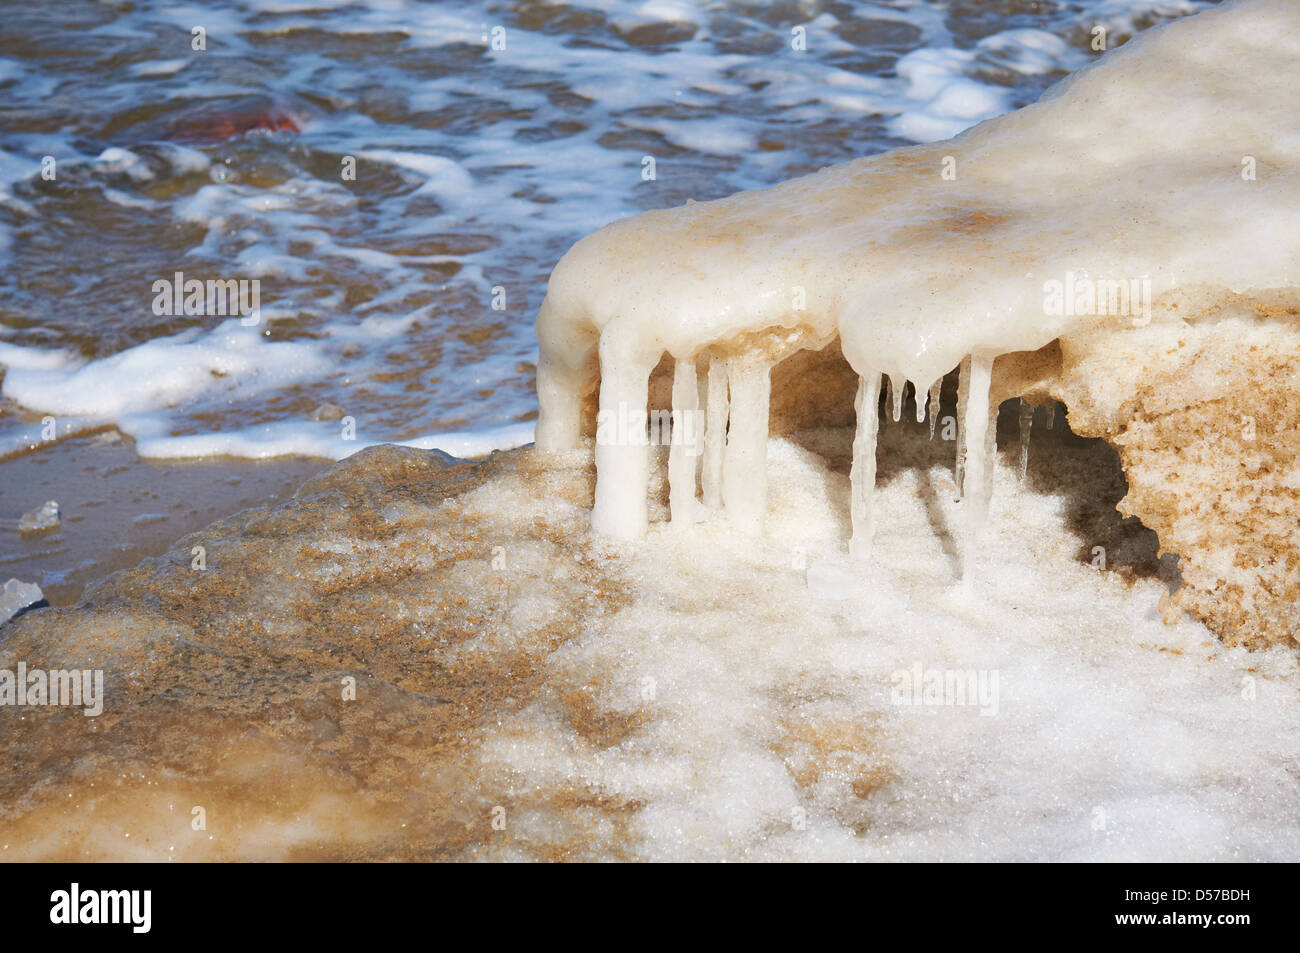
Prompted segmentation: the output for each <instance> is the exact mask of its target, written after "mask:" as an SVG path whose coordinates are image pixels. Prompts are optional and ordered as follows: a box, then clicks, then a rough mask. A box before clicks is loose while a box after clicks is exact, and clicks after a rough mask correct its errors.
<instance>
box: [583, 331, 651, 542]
mask: <svg viewBox="0 0 1300 953" xmlns="http://www.w3.org/2000/svg"><path fill="white" fill-rule="evenodd" d="M650 371H651V367H650V366H647V365H646V364H645V363H643V361H642V360H641V359H640V356H639V349H638V348H637V347H636V342H635V341H633V340H630V339H629V338H626V337H624V336H622V335H620V334H618V333H614V332H611V331H610V330H609V329H608V328H606V330H605V332H604V333H603V334H602V335H601V338H600V411H601V413H602V414H604V415H606V416H607V417H613V418H615V419H616V423H612V424H607V427H609V428H610V429H612V430H613V431H614V432H613V433H609V432H608V431H607V432H606V433H605V434H603V435H602V433H601V427H600V423H599V419H598V421H597V427H596V502H595V505H594V506H593V507H592V509H591V528H592V529H593V530H594V531H595V532H597V533H599V534H601V535H603V536H613V537H615V538H617V539H640V538H641V537H642V536H644V535H645V531H646V524H647V523H648V521H649V513H648V511H647V507H646V490H647V488H648V485H649V482H650V448H649V443H648V441H647V439H646V420H647V414H646V404H647V400H648V392H649V384H650Z"/></svg>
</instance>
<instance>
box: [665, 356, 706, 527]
mask: <svg viewBox="0 0 1300 953" xmlns="http://www.w3.org/2000/svg"><path fill="white" fill-rule="evenodd" d="M699 409H700V390H699V381H698V380H697V379H696V376H695V361H694V360H693V359H692V360H689V361H678V362H677V364H676V366H675V367H674V370H673V443H672V447H671V448H670V449H669V451H668V506H669V512H670V513H671V514H672V524H673V527H674V528H676V529H682V528H685V527H688V526H694V525H695V458H696V457H697V456H698V455H699V452H700V448H699V437H700V435H699V432H698V430H699Z"/></svg>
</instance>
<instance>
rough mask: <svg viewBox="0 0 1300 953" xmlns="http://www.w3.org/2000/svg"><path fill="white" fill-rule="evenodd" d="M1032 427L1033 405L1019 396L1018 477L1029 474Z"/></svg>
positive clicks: (1022, 477) (1021, 477)
mask: <svg viewBox="0 0 1300 953" xmlns="http://www.w3.org/2000/svg"><path fill="white" fill-rule="evenodd" d="M1033 427H1034V405H1033V404H1031V403H1030V402H1029V401H1027V400H1025V399H1024V398H1023V397H1022V398H1020V479H1022V480H1023V479H1024V478H1025V477H1026V476H1028V475H1029V431H1030V430H1032V429H1033Z"/></svg>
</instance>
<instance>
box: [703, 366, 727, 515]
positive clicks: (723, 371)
mask: <svg viewBox="0 0 1300 953" xmlns="http://www.w3.org/2000/svg"><path fill="white" fill-rule="evenodd" d="M706 389H707V391H708V396H707V398H706V400H707V401H708V410H707V411H706V412H705V421H704V461H703V464H702V465H701V470H702V472H701V474H700V482H701V483H702V484H703V486H704V505H705V506H708V507H712V508H713V509H715V510H716V509H721V508H722V455H723V450H724V448H725V447H726V445H727V411H728V406H727V362H726V361H724V360H722V359H721V358H717V357H713V356H712V355H710V356H709V380H708V385H707V388H706Z"/></svg>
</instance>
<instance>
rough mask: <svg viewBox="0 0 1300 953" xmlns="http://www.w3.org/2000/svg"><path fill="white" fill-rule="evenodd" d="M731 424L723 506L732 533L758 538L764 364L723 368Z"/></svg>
mask: <svg viewBox="0 0 1300 953" xmlns="http://www.w3.org/2000/svg"><path fill="white" fill-rule="evenodd" d="M727 383H728V385H729V387H730V390H731V426H730V427H729V428H728V429H727V448H726V451H725V452H724V453H723V458H722V506H723V509H724V510H725V511H726V513H727V521H728V522H730V523H731V525H732V526H734V527H735V528H736V529H737V530H739V531H740V532H742V533H747V534H749V535H751V536H761V535H762V533H763V521H764V519H765V518H766V516H767V432H768V427H769V421H768V410H769V405H770V403H771V396H772V376H771V373H770V368H769V367H768V365H767V364H762V363H753V362H746V363H742V362H741V361H740V360H732V361H730V362H729V363H728V365H727Z"/></svg>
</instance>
